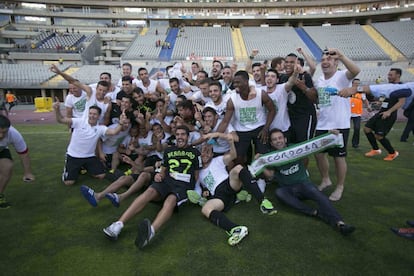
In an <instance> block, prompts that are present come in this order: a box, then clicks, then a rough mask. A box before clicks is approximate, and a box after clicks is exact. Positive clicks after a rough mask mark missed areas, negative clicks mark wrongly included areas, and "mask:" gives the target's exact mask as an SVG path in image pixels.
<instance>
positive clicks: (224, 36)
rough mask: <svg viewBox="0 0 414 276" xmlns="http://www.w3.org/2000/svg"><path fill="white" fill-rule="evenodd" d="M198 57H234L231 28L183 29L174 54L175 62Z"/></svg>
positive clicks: (178, 37)
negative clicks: (192, 55) (192, 56)
mask: <svg viewBox="0 0 414 276" xmlns="http://www.w3.org/2000/svg"><path fill="white" fill-rule="evenodd" d="M192 53H194V55H195V56H196V57H233V56H234V51H233V42H232V39H231V29H230V27H184V28H181V30H180V32H179V35H178V36H177V40H176V41H175V47H174V50H173V54H172V59H174V60H185V59H186V58H187V57H189V56H190V55H191V54H192Z"/></svg>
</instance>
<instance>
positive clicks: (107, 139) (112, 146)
mask: <svg viewBox="0 0 414 276" xmlns="http://www.w3.org/2000/svg"><path fill="white" fill-rule="evenodd" d="M117 126H118V124H112V125H110V126H108V128H110V129H114V128H116V127H117ZM128 133H129V128H128V129H126V130H121V131H120V132H119V133H118V134H116V135H105V136H104V138H103V139H102V140H103V143H102V151H103V152H104V153H105V154H113V153H114V152H116V151H117V150H118V146H119V145H120V144H121V143H122V141H124V140H125V137H127V136H128Z"/></svg>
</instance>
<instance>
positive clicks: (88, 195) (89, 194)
mask: <svg viewBox="0 0 414 276" xmlns="http://www.w3.org/2000/svg"><path fill="white" fill-rule="evenodd" d="M80 190H81V193H82V195H83V197H84V198H85V199H86V200H87V201H88V202H89V204H90V205H92V206H93V207H96V206H98V201H96V198H95V191H94V190H92V189H91V188H89V187H88V186H86V185H82V186H81V187H80Z"/></svg>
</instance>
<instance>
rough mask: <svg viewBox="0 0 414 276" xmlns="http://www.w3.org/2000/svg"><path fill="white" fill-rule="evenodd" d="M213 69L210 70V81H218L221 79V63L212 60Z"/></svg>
mask: <svg viewBox="0 0 414 276" xmlns="http://www.w3.org/2000/svg"><path fill="white" fill-rule="evenodd" d="M212 65H213V67H212V68H211V76H210V79H211V80H212V81H218V80H221V79H222V78H223V76H222V75H221V71H222V70H223V67H224V66H223V63H222V62H221V61H220V60H214V61H213V64H212Z"/></svg>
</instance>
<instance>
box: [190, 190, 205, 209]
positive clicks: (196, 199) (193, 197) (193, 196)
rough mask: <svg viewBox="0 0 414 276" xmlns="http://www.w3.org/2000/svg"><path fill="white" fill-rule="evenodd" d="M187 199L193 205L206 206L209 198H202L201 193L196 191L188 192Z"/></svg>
mask: <svg viewBox="0 0 414 276" xmlns="http://www.w3.org/2000/svg"><path fill="white" fill-rule="evenodd" d="M187 198H188V200H189V201H190V202H191V203H193V204H198V205H200V206H204V204H206V202H207V198H205V197H202V196H201V195H200V194H199V193H197V192H196V191H194V190H187Z"/></svg>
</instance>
